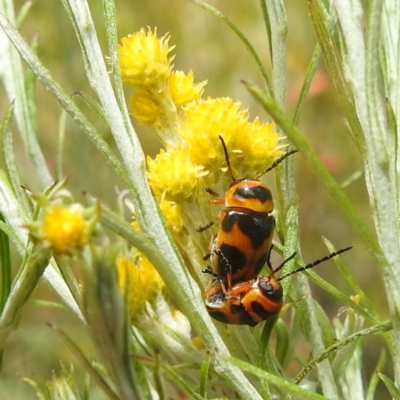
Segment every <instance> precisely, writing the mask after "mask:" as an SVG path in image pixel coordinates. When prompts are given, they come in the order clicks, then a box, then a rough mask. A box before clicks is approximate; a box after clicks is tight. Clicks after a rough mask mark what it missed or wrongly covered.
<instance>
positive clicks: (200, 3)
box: [190, 0, 271, 92]
mask: <svg viewBox="0 0 400 400" xmlns="http://www.w3.org/2000/svg"><path fill="white" fill-rule="evenodd" d="M190 1H191V2H192V3H195V4H197V5H198V6H199V7H201V8H203V9H204V10H206V11H209V12H210V13H211V14H213V15H214V16H215V17H217V18H219V19H220V20H221V21H223V22H225V23H226V24H227V25H228V26H229V28H231V29H232V31H233V32H234V33H235V34H236V35H237V36H238V37H239V39H240V40H241V42H242V43H243V44H244V46H245V47H246V49H247V50H248V51H249V52H250V55H251V56H252V57H253V59H254V61H255V63H256V64H257V66H258V69H259V70H260V73H261V76H262V78H263V80H264V84H265V85H266V87H267V88H268V91H269V92H271V83H270V81H269V78H268V74H267V71H266V70H265V68H264V66H263V64H262V62H261V60H260V58H259V57H258V54H257V52H256V51H255V49H254V47H253V46H252V45H251V43H250V42H249V40H248V39H247V38H246V36H244V35H243V33H242V32H241V31H240V30H239V28H238V27H237V26H236V25H235V24H234V23H233V22H232V21H231V20H230V19H229V18H228V17H227V16H226V15H224V14H222V13H221V12H220V11H219V10H217V9H216V8H215V7H213V6H211V5H209V4H207V3H204V2H203V1H200V0H190Z"/></svg>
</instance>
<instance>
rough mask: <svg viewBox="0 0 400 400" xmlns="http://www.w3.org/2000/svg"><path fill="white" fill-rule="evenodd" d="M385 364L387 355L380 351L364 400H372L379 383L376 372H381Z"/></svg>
mask: <svg viewBox="0 0 400 400" xmlns="http://www.w3.org/2000/svg"><path fill="white" fill-rule="evenodd" d="M386 363H387V355H386V351H385V350H381V354H380V356H379V360H378V363H377V364H376V368H375V373H374V374H372V376H371V380H370V381H369V385H368V390H367V395H366V397H365V399H366V400H374V399H375V398H376V397H375V391H376V387H377V386H378V383H379V375H378V374H377V372H378V371H381V370H382V369H383V368H384V366H385V365H386Z"/></svg>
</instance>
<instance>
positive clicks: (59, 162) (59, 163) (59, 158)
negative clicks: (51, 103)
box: [56, 110, 67, 181]
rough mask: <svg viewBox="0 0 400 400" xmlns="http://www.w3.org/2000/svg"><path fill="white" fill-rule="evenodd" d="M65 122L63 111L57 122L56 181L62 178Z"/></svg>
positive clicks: (65, 117) (65, 116)
mask: <svg viewBox="0 0 400 400" xmlns="http://www.w3.org/2000/svg"><path fill="white" fill-rule="evenodd" d="M66 122H67V113H66V112H65V111H64V110H63V111H62V112H61V115H60V119H59V122H58V135H57V136H58V140H57V153H56V179H57V180H58V181H61V180H63V179H64V176H63V153H64V139H65V127H66Z"/></svg>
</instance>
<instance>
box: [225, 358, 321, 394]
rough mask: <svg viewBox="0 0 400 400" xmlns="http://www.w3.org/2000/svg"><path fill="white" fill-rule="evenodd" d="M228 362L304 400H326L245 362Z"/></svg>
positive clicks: (236, 360) (235, 360) (234, 359)
mask: <svg viewBox="0 0 400 400" xmlns="http://www.w3.org/2000/svg"><path fill="white" fill-rule="evenodd" d="M226 360H227V361H229V362H230V363H232V364H233V365H236V366H238V367H239V368H241V369H242V370H244V371H247V372H249V373H251V374H253V375H255V376H257V377H259V378H260V379H266V380H267V381H268V382H270V383H272V384H274V385H275V386H277V387H279V388H282V389H284V390H287V391H290V392H293V393H295V394H298V395H299V396H302V397H301V398H302V399H311V400H323V399H324V400H326V398H325V397H324V396H321V395H320V394H317V393H314V392H310V391H308V390H305V389H303V388H301V387H299V386H297V385H295V384H293V383H292V382H290V381H287V380H285V379H283V378H280V377H278V376H275V375H273V374H271V373H269V372H266V371H263V370H262V369H260V368H257V367H255V366H253V365H251V364H248V363H246V362H245V361H241V360H238V359H236V358H233V357H226Z"/></svg>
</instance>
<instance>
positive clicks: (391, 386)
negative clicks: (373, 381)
mask: <svg viewBox="0 0 400 400" xmlns="http://www.w3.org/2000/svg"><path fill="white" fill-rule="evenodd" d="M377 374H378V376H379V378H381V381H382V382H383V383H384V384H385V386H386V388H387V390H388V391H389V393H390V395H391V396H392V398H393V399H395V400H398V399H400V390H399V389H398V388H397V387H396V385H395V383H394V382H393V381H392V380H391V379H390V378H389V377H387V376H386V375H384V374H382V373H381V372H377Z"/></svg>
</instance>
